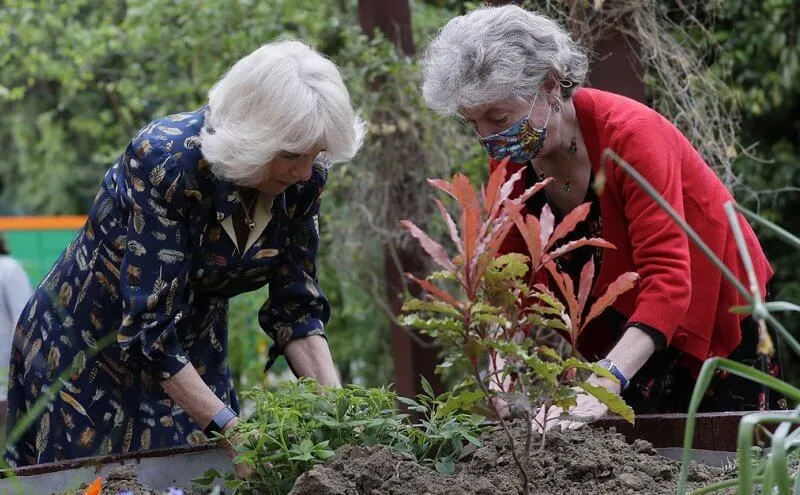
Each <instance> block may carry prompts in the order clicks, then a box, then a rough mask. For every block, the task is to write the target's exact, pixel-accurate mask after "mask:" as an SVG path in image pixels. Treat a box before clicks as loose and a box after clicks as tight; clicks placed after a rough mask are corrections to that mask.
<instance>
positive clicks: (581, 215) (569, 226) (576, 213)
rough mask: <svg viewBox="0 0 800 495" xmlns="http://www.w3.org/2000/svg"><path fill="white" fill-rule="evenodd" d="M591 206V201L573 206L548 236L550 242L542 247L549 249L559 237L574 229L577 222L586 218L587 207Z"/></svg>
mask: <svg viewBox="0 0 800 495" xmlns="http://www.w3.org/2000/svg"><path fill="white" fill-rule="evenodd" d="M591 207H592V203H583V204H581V205H578V206H577V207H575V208H573V209H572V211H571V212H569V213H568V214H567V216H565V217H564V219H563V220H562V221H561V223H559V224H558V227H556V230H555V232H553V236H552V237H551V238H550V242H548V243H547V245H546V246H545V247H544V249H545V250H548V249H550V247H551V246H552V245H553V244H555V243H556V242H558V241H559V239H561V238H563V237H564V236H565V235H567V234H569V233H570V232H572V231H573V230H575V226H576V225H578V223H579V222H582V221H584V220H586V216H587V215H588V214H589V209H590V208H591Z"/></svg>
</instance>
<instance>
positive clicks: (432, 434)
mask: <svg viewBox="0 0 800 495" xmlns="http://www.w3.org/2000/svg"><path fill="white" fill-rule="evenodd" d="M422 389H423V391H424V393H423V394H419V395H417V397H416V400H414V399H409V398H406V397H398V400H399V401H400V402H402V403H403V404H405V406H406V407H407V408H408V411H410V412H413V413H415V414H416V415H417V417H419V418H420V419H419V420H417V421H415V422H414V424H413V425H412V427H411V428H406V429H405V430H404V431H403V432H402V436H403V437H404V438H403V442H400V443H399V445H396V448H399V449H400V450H405V449H407V450H406V451H407V452H409V453H411V454H412V455H413V456H414V458H415V459H416V460H417V462H419V463H420V464H423V465H428V466H431V467H433V468H434V469H436V471H438V472H440V473H442V474H446V475H452V474H453V473H455V467H456V466H455V461H456V460H457V459H458V457H459V456H460V455H461V453H462V451H463V450H464V447H465V446H466V445H467V444H472V445H475V446H476V447H480V446H481V443H480V441H479V440H478V438H477V434H478V433H480V432H483V431H484V430H486V429H488V427H487V426H485V425H483V421H484V419H485V417H484V416H482V415H478V414H470V413H468V412H465V411H467V410H469V409H471V408H472V406H474V405H475V403H476V402H477V401H479V400H480V399H481V398H482V397H483V394H481V393H480V392H476V391H474V390H469V389H468V388H467V387H464V386H459V387H455V389H454V390H453V391H452V392H444V393H443V394H440V395H436V394H435V393H434V392H433V388H432V387H431V385H430V383H429V382H428V381H427V380H426V379H425V378H424V377H423V378H422Z"/></svg>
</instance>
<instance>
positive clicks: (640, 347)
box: [593, 327, 656, 390]
mask: <svg viewBox="0 0 800 495" xmlns="http://www.w3.org/2000/svg"><path fill="white" fill-rule="evenodd" d="M655 350H656V345H655V342H653V339H652V338H651V337H650V336H649V335H648V334H646V333H645V332H643V331H642V330H640V329H638V328H636V327H630V328H628V330H626V331H625V333H624V334H623V335H622V338H621V339H619V342H617V345H615V346H614V348H613V349H611V351H610V352H609V353H608V355H607V356H606V357H607V358H608V359H610V360H611V361H613V362H614V364H615V365H616V366H617V369H619V370H620V371H621V372H622V374H623V375H625V376H626V377H627V378H628V379H629V380H630V379H631V378H633V376H634V375H636V373H638V372H639V370H640V369H642V366H644V364H645V363H646V362H647V360H648V359H650V357H651V356H652V355H653V353H654V352H655ZM593 378H595V379H594V380H593V381H595V382H598V383H600V382H605V381H609V382H610V380H606V379H604V378H597V377H593ZM604 385H605V384H604ZM618 387H619V385H617V388H616V389H615V390H618Z"/></svg>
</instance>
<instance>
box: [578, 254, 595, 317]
mask: <svg viewBox="0 0 800 495" xmlns="http://www.w3.org/2000/svg"><path fill="white" fill-rule="evenodd" d="M593 281H594V257H593V256H590V257H589V261H587V262H586V264H585V265H583V270H581V280H580V282H579V284H578V312H579V313H580V314H583V311H584V308H585V307H586V301H587V300H588V299H589V292H591V290H592V282H593Z"/></svg>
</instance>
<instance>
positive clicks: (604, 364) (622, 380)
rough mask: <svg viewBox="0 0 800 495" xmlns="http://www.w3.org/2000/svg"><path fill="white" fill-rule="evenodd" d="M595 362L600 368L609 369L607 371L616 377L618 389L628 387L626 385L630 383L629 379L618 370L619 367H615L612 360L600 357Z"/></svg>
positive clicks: (621, 389)
mask: <svg viewBox="0 0 800 495" xmlns="http://www.w3.org/2000/svg"><path fill="white" fill-rule="evenodd" d="M597 364H598V366H600V367H601V368H604V369H607V370H608V371H609V373H611V374H612V375H614V376H615V377H617V380H619V389H620V391H623V390H625V389H626V388H628V385H630V381H629V380H628V378H627V377H626V376H625V375H624V374H623V373H622V372H621V371H620V370H619V368H617V365H616V364H614V361H612V360H610V359H601V360H600V361H598V362H597Z"/></svg>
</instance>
